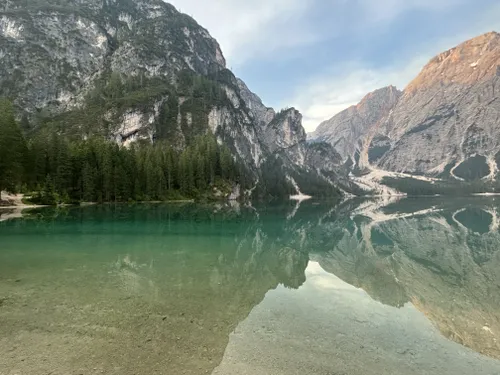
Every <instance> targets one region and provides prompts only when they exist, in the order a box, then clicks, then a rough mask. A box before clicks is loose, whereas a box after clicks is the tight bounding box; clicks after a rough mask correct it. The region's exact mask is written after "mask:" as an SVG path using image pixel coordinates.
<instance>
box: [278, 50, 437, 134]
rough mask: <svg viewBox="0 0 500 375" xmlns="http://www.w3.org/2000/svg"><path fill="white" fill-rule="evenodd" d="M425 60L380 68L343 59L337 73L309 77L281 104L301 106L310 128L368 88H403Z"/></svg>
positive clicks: (312, 128) (345, 106) (363, 94)
mask: <svg viewBox="0 0 500 375" xmlns="http://www.w3.org/2000/svg"><path fill="white" fill-rule="evenodd" d="M427 60H428V58H427V56H421V57H417V58H415V59H413V60H412V61H407V62H403V63H402V65H400V66H388V67H384V68H383V69H370V68H366V67H363V66H360V64H359V63H356V62H351V63H346V64H345V66H344V67H343V68H342V67H339V66H336V67H335V71H336V72H338V73H336V74H329V73H328V72H327V73H325V74H323V75H318V76H316V77H312V78H311V79H309V80H308V81H306V82H304V83H303V85H301V86H299V87H298V88H297V91H296V93H295V95H294V96H293V97H292V98H291V99H289V100H288V102H289V103H286V102H284V103H283V104H284V105H285V106H287V105H293V106H294V107H296V108H299V109H300V110H301V112H302V113H303V114H304V127H305V128H306V130H307V131H308V132H310V131H313V130H314V129H315V128H316V127H317V126H318V125H319V124H320V123H321V122H322V121H324V120H327V119H329V118H331V117H332V116H333V115H335V114H337V113H339V112H341V111H343V110H344V109H346V108H348V107H350V106H352V105H355V104H357V103H358V102H359V101H360V100H361V99H362V98H363V97H364V96H365V95H366V94H368V93H369V92H371V91H374V90H376V89H379V88H382V87H385V86H388V85H394V86H396V87H398V88H399V89H403V88H404V87H405V86H406V84H407V83H408V82H409V81H410V80H411V79H412V78H413V77H415V75H416V74H417V73H418V71H419V70H420V69H421V68H422V66H423V65H424V64H425V63H426V62H427ZM332 71H333V69H332Z"/></svg>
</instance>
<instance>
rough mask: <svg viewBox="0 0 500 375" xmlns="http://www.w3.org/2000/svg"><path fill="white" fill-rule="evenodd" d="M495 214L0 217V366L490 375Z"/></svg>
mask: <svg viewBox="0 0 500 375" xmlns="http://www.w3.org/2000/svg"><path fill="white" fill-rule="evenodd" d="M499 213H500V200H496V199H495V198H479V197H478V198H462V199H444V198H427V199H424V198H414V199H411V198H406V199H401V200H397V199H393V200H391V199H386V200H351V201H346V202H344V203H342V204H336V203H334V202H316V201H314V200H311V201H307V202H302V203H293V202H289V203H286V204H280V205H278V204H273V205H267V206H254V207H252V206H243V205H241V206H240V205H236V204H233V205H222V204H221V205H196V204H182V205H181V204H178V205H174V204H171V205H168V204H158V205H130V206H129V205H117V206H112V205H108V206H106V205H103V206H91V207H82V208H63V209H32V210H27V211H24V212H23V214H22V215H19V213H16V212H14V213H13V212H9V211H5V210H4V211H0V220H2V218H3V219H6V218H10V219H9V220H4V221H2V222H0V374H1V375H14V374H19V375H21V374H52V375H67V374H113V375H115V374H116V375H118V374H119V375H132V374H137V375H140V374H145V375H152V374H174V375H176V374H220V375H237V374H244V375H247V374H261V375H274V374H279V375H285V374H287V375H288V374H293V375H294V374H297V375H298V374H301V375H302V374H321V375H358V374H359V375H361V374H363V375H364V374H384V375H385V374H398V375H400V374H440V375H443V374H450V375H451V374H453V375H461V374H463V375H469V374H474V375H482V374H488V375H495V374H499V373H500V342H499V341H498V340H499V338H500V228H499V225H500V218H499ZM16 216H22V217H16Z"/></svg>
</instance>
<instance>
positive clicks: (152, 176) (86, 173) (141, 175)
mask: <svg viewBox="0 0 500 375" xmlns="http://www.w3.org/2000/svg"><path fill="white" fill-rule="evenodd" d="M26 152H28V153H29V154H31V155H32V159H33V160H35V162H34V163H32V164H31V168H30V169H29V173H28V175H27V178H26V179H25V180H24V181H22V182H24V183H26V184H27V185H28V187H29V188H30V189H31V190H33V191H35V192H36V193H34V194H33V195H32V202H33V203H37V204H46V205H51V204H56V203H72V202H81V201H95V202H127V201H160V200H170V199H188V198H189V199H198V198H200V197H203V198H204V199H206V198H207V197H208V196H210V194H211V192H212V189H213V187H214V186H216V183H219V184H220V181H225V183H226V184H229V185H230V186H232V184H233V183H236V182H239V174H238V172H237V171H238V170H239V169H238V168H237V166H236V164H235V162H234V161H233V159H232V157H231V155H230V153H229V150H228V149H227V148H226V147H225V146H220V145H218V144H217V142H216V141H215V138H214V137H213V136H209V135H206V136H200V137H197V138H196V139H195V140H194V141H193V143H192V144H191V145H190V146H188V147H186V148H185V149H184V150H183V151H182V152H181V151H177V150H175V149H174V148H172V147H171V146H170V145H168V144H167V143H164V142H158V143H156V144H154V145H153V144H142V145H141V144H135V145H133V146H132V147H131V148H125V147H119V146H118V145H117V144H115V143H112V142H108V141H105V140H104V139H102V138H91V139H89V140H85V141H78V142H70V141H68V140H67V139H65V138H64V137H61V136H59V135H58V134H56V133H50V132H47V131H46V132H41V133H39V134H38V135H37V136H36V137H35V138H34V139H32V141H31V142H30V145H29V148H26ZM229 190H230V189H229ZM221 198H223V197H221Z"/></svg>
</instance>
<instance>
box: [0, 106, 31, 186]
mask: <svg viewBox="0 0 500 375" xmlns="http://www.w3.org/2000/svg"><path fill="white" fill-rule="evenodd" d="M26 154H27V147H26V142H25V140H24V137H23V135H22V132H21V130H20V128H19V126H18V124H17V123H16V120H15V117H14V109H13V108H12V104H11V103H10V102H9V101H8V100H6V99H0V190H9V191H15V190H16V189H17V187H18V186H19V185H20V184H21V183H22V181H23V180H24V179H25V176H24V173H25V164H26Z"/></svg>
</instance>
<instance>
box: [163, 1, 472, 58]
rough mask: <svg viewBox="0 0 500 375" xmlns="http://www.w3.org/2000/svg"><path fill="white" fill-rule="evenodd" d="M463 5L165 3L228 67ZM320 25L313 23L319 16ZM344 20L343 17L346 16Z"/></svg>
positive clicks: (393, 2)
mask: <svg viewBox="0 0 500 375" xmlns="http://www.w3.org/2000/svg"><path fill="white" fill-rule="evenodd" d="M463 1H466V0H377V1H374V0H247V1H242V0H168V2H170V3H171V4H173V5H174V6H176V7H177V9H179V10H180V11H182V12H184V13H187V14H189V15H191V16H193V17H194V18H195V19H196V20H197V21H198V22H199V23H200V24H201V25H202V26H204V27H205V28H207V29H208V30H209V32H210V33H211V35H212V36H213V37H215V38H216V39H217V40H218V42H219V43H220V44H221V47H222V50H223V52H224V55H225V56H226V59H227V60H228V63H229V65H235V66H238V65H241V64H243V63H245V62H247V61H248V60H257V59H268V58H273V59H277V58H280V57H281V56H280V54H283V55H286V53H284V51H287V50H290V49H293V48H300V47H303V46H309V45H312V44H315V43H318V42H320V41H323V40H325V39H329V38H333V37H335V36H339V35H342V33H345V32H346V31H348V30H355V31H356V32H362V31H363V30H365V29H367V28H369V27H373V26H374V25H376V24H377V23H379V22H385V23H387V22H388V21H390V20H392V19H395V18H396V17H397V16H398V15H399V14H401V13H403V12H406V11H410V10H414V9H430V10H436V9H439V10H443V9H446V8H448V7H449V6H453V5H456V4H457V3H460V2H463ZM317 13H320V16H319V17H318V18H319V19H320V20H321V22H315V19H313V15H316V16H318V15H317ZM346 15H347V16H346Z"/></svg>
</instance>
